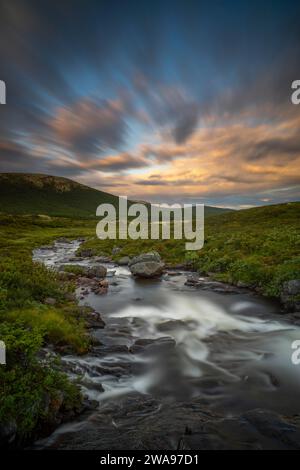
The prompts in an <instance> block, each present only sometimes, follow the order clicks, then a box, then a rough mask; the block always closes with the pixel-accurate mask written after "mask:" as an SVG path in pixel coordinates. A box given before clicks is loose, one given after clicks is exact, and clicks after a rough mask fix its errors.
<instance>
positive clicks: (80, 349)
mask: <svg viewBox="0 0 300 470" xmlns="http://www.w3.org/2000/svg"><path fill="white" fill-rule="evenodd" d="M96 223H97V221H96V220H95V219H85V220H83V219H72V218H65V217H50V216H47V217H45V216H40V215H18V216H16V215H15V216H12V215H5V214H2V215H0V339H1V340H4V341H5V343H6V344H7V358H8V363H7V365H6V366H0V423H2V424H3V423H4V424H5V423H8V424H10V423H12V422H15V423H17V427H18V435H19V439H24V438H26V437H28V436H32V435H33V434H34V433H35V432H36V430H38V429H41V427H43V426H45V423H48V422H51V420H53V417H54V416H55V412H56V411H57V406H58V405H57V403H58V402H59V397H60V396H61V394H63V396H64V405H63V406H64V407H65V408H66V409H67V408H69V409H71V408H72V407H76V406H79V403H80V393H79V391H78V388H77V387H76V385H74V384H71V383H70V382H69V381H68V380H67V379H66V377H65V376H64V375H63V374H61V373H60V372H59V371H58V369H57V365H56V364H52V363H46V364H45V363H43V362H41V361H39V360H38V359H37V357H38V356H37V354H38V352H39V350H40V348H41V347H42V346H43V345H45V344H49V343H50V344H52V345H53V347H56V348H57V347H58V348H61V347H67V348H70V349H71V350H73V351H74V352H75V353H79V354H82V353H84V352H86V351H87V350H88V348H89V340H88V338H87V335H86V332H85V327H84V315H83V314H82V312H81V311H80V309H79V308H78V307H77V306H76V305H75V304H74V303H73V302H71V301H70V300H67V297H68V296H66V293H67V292H69V291H70V290H72V288H73V287H74V286H72V284H70V282H69V281H63V280H62V278H63V276H62V274H61V273H60V274H59V273H55V272H53V271H49V270H47V269H46V268H45V267H43V266H42V265H40V264H38V263H34V262H32V249H34V248H36V247H39V246H41V245H47V244H49V243H51V242H52V241H53V240H55V239H57V238H59V237H67V238H69V239H74V238H77V237H87V238H88V240H87V241H86V242H85V243H84V244H83V245H82V246H81V247H80V249H79V254H80V251H81V250H83V249H86V248H90V249H92V250H93V253H94V254H95V255H96V254H97V255H101V254H105V255H111V254H112V249H113V247H114V246H118V247H119V248H120V251H119V252H118V253H117V254H116V255H114V259H118V258H120V257H122V256H125V255H129V256H133V255H136V254H139V253H141V252H146V251H151V250H156V251H158V252H159V253H160V254H161V256H162V258H163V259H164V260H165V261H166V262H168V263H174V264H176V263H182V262H186V261H188V262H190V263H192V265H193V266H194V267H195V269H198V270H199V272H201V273H212V275H213V276H214V277H215V278H216V279H219V280H222V281H226V282H231V283H234V284H237V283H240V282H242V283H243V284H246V285H249V286H251V287H258V288H259V289H260V290H261V292H262V293H264V294H265V295H269V296H279V295H280V291H281V288H282V284H283V282H284V281H286V280H290V279H299V278H300V230H299V229H300V203H289V204H281V205H274V206H265V207H261V208H254V209H249V210H244V211H239V212H231V213H225V214H221V215H218V216H212V217H207V218H206V223H205V245H204V248H203V249H202V250H200V251H199V252H196V251H190V252H186V251H185V246H184V244H185V241H184V240H174V239H171V240H157V241H152V240H98V239H97V238H96V237H95V228H96ZM69 269H70V270H71V271H72V272H74V267H73V266H72V267H70V268H69ZM75 269H76V268H75ZM67 270H68V268H67ZM78 274H80V273H79V272H78ZM47 297H53V298H55V299H56V303H55V305H54V306H53V305H45V303H44V301H45V299H46V298H47ZM45 397H46V398H47V400H46V399H45ZM46 402H47V406H46V405H45V403H46Z"/></svg>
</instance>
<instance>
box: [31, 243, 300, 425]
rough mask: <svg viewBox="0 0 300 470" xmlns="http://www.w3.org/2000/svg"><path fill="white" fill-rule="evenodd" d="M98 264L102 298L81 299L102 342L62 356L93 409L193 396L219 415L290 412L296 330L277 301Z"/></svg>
mask: <svg viewBox="0 0 300 470" xmlns="http://www.w3.org/2000/svg"><path fill="white" fill-rule="evenodd" d="M78 246H79V242H73V243H72V244H64V243H61V244H57V245H56V248H55V251H53V250H42V251H41V250H37V251H36V252H35V254H34V259H37V260H40V261H43V262H45V263H46V264H47V265H48V266H54V267H55V266H58V265H60V264H62V263H63V262H66V263H68V264H70V261H69V259H70V258H71V259H72V257H74V253H75V251H76V249H77V247H78ZM93 262H94V261H93V259H91V260H87V259H85V260H83V261H80V262H76V264H84V265H86V264H88V263H90V264H92V263H93ZM107 267H108V269H109V271H113V270H114V271H115V274H114V276H113V277H111V278H109V279H110V287H109V289H108V294H107V295H105V296H99V295H95V294H93V293H89V294H88V295H87V296H86V297H85V298H84V300H82V301H81V303H82V304H88V305H90V306H92V307H93V308H94V309H95V310H97V311H99V312H100V313H101V315H102V316H103V319H104V320H105V322H106V328H105V329H104V330H97V331H96V332H95V335H96V336H97V338H98V339H99V340H100V342H101V343H102V346H99V347H97V348H95V351H94V352H93V353H91V354H89V355H87V356H86V357H80V358H78V357H74V356H67V357H64V361H65V363H66V364H68V366H69V370H70V375H74V376H75V375H76V374H78V373H81V374H82V376H83V378H82V386H83V389H84V391H85V393H87V394H88V395H89V396H90V397H91V398H93V399H97V400H98V401H99V403H100V407H99V410H101V412H102V413H103V410H105V406H107V402H111V401H112V402H114V401H115V400H120V398H121V397H125V396H127V395H128V394H131V393H132V392H138V393H140V394H142V395H145V396H149V395H150V396H152V397H154V398H155V399H156V400H158V401H159V402H160V403H161V406H165V405H167V404H168V403H171V402H174V401H175V402H176V401H177V402H180V401H185V402H186V401H187V400H191V399H193V398H195V397H199V398H201V399H202V400H203V404H205V406H206V407H207V409H211V410H223V411H224V410H225V412H226V413H228V414H235V413H238V412H240V411H246V410H248V409H253V408H257V407H260V408H268V409H273V410H277V411H280V412H283V413H295V412H298V396H299V392H300V374H299V370H298V369H297V367H296V366H295V365H293V364H292V363H291V359H290V358H291V343H292V341H293V340H295V339H299V338H300V331H299V328H298V327H297V326H295V325H290V324H288V323H287V322H285V321H284V317H283V316H280V315H278V312H279V307H278V306H277V305H276V304H273V303H271V302H268V301H266V300H264V299H260V298H259V297H257V296H253V295H251V294H247V293H245V294H222V293H219V292H218V293H217V292H213V291H209V290H195V289H193V288H191V287H187V286H185V284H184V282H185V280H186V273H179V274H178V275H175V276H173V275H172V276H167V275H166V276H164V278H163V280H161V281H160V280H154V281H151V280H148V281H137V280H134V279H133V278H132V277H131V275H130V273H129V271H128V270H127V268H124V267H121V268H120V267H116V266H113V265H112V264H108V265H107ZM101 386H102V387H103V389H104V391H103V389H102V387H101ZM76 426H78V424H76Z"/></svg>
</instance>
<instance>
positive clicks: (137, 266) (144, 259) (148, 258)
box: [129, 251, 164, 278]
mask: <svg viewBox="0 0 300 470" xmlns="http://www.w3.org/2000/svg"><path fill="white" fill-rule="evenodd" d="M163 268H164V263H162V261H161V258H160V256H159V254H158V253H156V252H155V251H153V252H150V253H144V254H141V255H139V256H135V257H134V258H133V259H132V260H131V261H130V262H129V269H130V271H131V273H132V274H133V275H134V276H137V277H144V278H152V277H158V276H160V275H161V274H162V272H163Z"/></svg>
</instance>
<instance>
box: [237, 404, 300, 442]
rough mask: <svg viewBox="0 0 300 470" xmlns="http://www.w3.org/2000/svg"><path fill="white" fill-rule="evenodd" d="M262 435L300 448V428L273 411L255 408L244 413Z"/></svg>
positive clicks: (244, 416) (245, 417)
mask: <svg viewBox="0 0 300 470" xmlns="http://www.w3.org/2000/svg"><path fill="white" fill-rule="evenodd" d="M242 417H243V418H244V419H246V420H247V421H248V422H249V423H250V424H251V425H252V426H254V427H255V428H256V429H257V430H258V431H259V433H260V434H261V435H263V436H266V437H267V438H269V439H273V440H275V441H277V442H281V443H283V444H285V445H288V446H290V447H291V448H292V449H300V429H299V428H298V427H296V426H295V425H293V424H290V423H288V422H286V421H285V420H283V419H282V417H281V416H280V415H278V414H276V413H274V412H272V411H268V410H261V409H255V410H251V411H247V412H246V413H244V414H243V415H242Z"/></svg>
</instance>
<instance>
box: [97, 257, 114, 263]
mask: <svg viewBox="0 0 300 470" xmlns="http://www.w3.org/2000/svg"><path fill="white" fill-rule="evenodd" d="M95 261H96V262H97V263H111V257H110V256H96V257H95Z"/></svg>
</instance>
